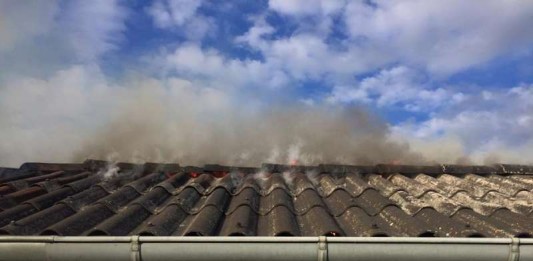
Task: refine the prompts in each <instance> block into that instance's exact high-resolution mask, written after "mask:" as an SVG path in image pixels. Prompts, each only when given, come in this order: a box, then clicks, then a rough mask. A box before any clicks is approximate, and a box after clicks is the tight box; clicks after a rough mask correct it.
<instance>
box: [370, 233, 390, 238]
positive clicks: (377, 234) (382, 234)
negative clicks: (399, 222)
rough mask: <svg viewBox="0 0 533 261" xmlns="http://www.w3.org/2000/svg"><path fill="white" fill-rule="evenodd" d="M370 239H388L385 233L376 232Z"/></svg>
mask: <svg viewBox="0 0 533 261" xmlns="http://www.w3.org/2000/svg"><path fill="white" fill-rule="evenodd" d="M372 237H389V235H387V234H386V233H385V232H377V233H374V234H372Z"/></svg>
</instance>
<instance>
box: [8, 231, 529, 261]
mask: <svg viewBox="0 0 533 261" xmlns="http://www.w3.org/2000/svg"><path fill="white" fill-rule="evenodd" d="M0 260H14V261H16V260H28V261H29V260H36V261H41V260H80V261H84V260H87V261H88V260H91V261H92V260H116V261H120V260H125V261H126V260H134V261H141V260H142V261H159V260H254V261H262V260H265V261H266V260H268V261H275V260H291V261H296V260H319V261H326V260H331V261H341V260H480V261H481V260H483V261H491V260H502V261H504V260H505V261H510V260H513V261H518V260H521V261H526V260H527V261H533V239H524V238H405V237H390V238H371V237H370V238H369V237H364V238H363V237H152V236H127V237H60V236H2V237H0Z"/></svg>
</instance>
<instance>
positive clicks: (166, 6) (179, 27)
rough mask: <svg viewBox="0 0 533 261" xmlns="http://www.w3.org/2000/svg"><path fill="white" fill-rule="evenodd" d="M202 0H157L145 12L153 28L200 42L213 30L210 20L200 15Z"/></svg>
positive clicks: (213, 25)
mask: <svg viewBox="0 0 533 261" xmlns="http://www.w3.org/2000/svg"><path fill="white" fill-rule="evenodd" d="M202 2H203V1H202V0H157V1H154V2H153V3H152V5H151V6H149V7H148V8H147V10H146V12H147V13H148V14H149V15H150V16H151V17H152V19H153V21H154V24H155V26H157V27H159V28H162V29H169V30H173V31H175V32H179V33H183V34H184V35H185V36H186V37H187V39H188V40H201V39H202V38H203V37H204V36H206V35H208V34H209V33H211V32H212V31H213V29H214V28H215V26H216V25H215V24H214V22H213V21H212V19H211V18H209V17H206V16H203V15H200V14H199V13H198V8H200V7H201V6H202Z"/></svg>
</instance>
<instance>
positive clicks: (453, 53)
mask: <svg viewBox="0 0 533 261" xmlns="http://www.w3.org/2000/svg"><path fill="white" fill-rule="evenodd" d="M374 3H375V5H374V6H372V5H368V4H366V3H365V2H363V1H352V2H350V3H349V4H348V6H347V8H346V10H345V20H346V25H347V27H348V32H349V35H350V36H351V37H352V38H353V39H355V40H357V39H361V40H362V41H365V42H368V43H369V44H370V45H372V46H376V47H377V48H380V49H386V50H390V49H394V50H395V52H394V54H395V56H394V57H391V59H392V60H400V61H401V60H404V61H407V62H412V63H418V64H421V65H423V66H425V67H426V68H427V69H428V70H430V71H432V72H435V73H441V74H448V73H454V72H457V71H460V70H462V69H465V68H468V67H471V66H474V65H477V64H480V63H483V62H486V61H488V60H490V59H493V58H495V57H498V56H500V55H503V54H508V53H513V52H517V51H521V50H523V49H524V48H530V47H531V44H532V43H533V32H532V31H531V30H530V29H529V27H530V25H531V23H532V22H533V20H532V19H533V18H532V17H533V2H531V1H520V0H510V1H498V0H488V1H460V0H452V1H425V0H412V1H382V0H378V1H374Z"/></svg>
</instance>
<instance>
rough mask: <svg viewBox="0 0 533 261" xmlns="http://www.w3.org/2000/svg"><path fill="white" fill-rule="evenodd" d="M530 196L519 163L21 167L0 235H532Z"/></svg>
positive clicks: (11, 184) (1, 205)
mask: <svg viewBox="0 0 533 261" xmlns="http://www.w3.org/2000/svg"><path fill="white" fill-rule="evenodd" d="M112 167H116V168H112ZM117 169H120V171H118V172H116V171H115V170H117ZM532 193H533V167H532V166H521V165H494V166H458V165H435V166H405V165H376V166H347V165H318V166H286V165H275V164H263V166H261V167H260V168H245V167H228V166H219V165H205V166H204V167H181V166H179V165H178V164H155V163H146V164H128V163H118V164H111V163H108V162H104V161H95V160H87V161H85V162H84V163H80V164H46V163H25V164H23V165H22V166H21V167H20V168H18V169H11V168H2V169H0V195H1V197H0V234H4V235H61V236H78V235H88V236H96V235H100V236H101V235H109V236H125V235H154V236H171V235H172V236H321V235H326V236H364V237H378V236H403V237H424V236H439V237H530V236H531V235H532V234H533V214H532V212H533V194H532Z"/></svg>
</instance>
